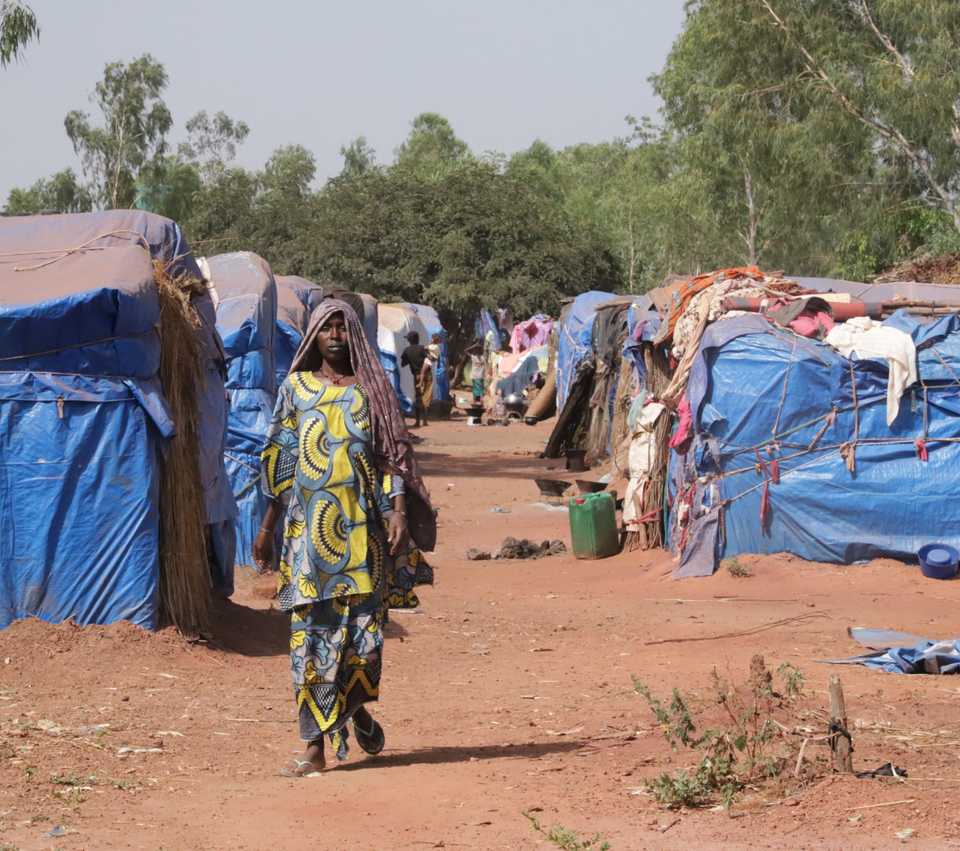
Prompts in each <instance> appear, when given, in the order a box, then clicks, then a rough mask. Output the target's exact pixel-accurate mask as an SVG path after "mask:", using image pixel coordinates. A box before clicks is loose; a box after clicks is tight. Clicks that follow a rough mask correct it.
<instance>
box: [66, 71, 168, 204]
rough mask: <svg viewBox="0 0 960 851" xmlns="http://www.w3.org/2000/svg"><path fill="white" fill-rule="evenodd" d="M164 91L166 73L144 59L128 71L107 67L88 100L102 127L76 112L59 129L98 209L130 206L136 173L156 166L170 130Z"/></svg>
mask: <svg viewBox="0 0 960 851" xmlns="http://www.w3.org/2000/svg"><path fill="white" fill-rule="evenodd" d="M166 85H167V73H166V71H165V70H164V68H163V66H162V65H161V64H160V63H159V62H157V61H156V60H155V59H154V58H153V57H152V56H150V55H149V54H144V55H143V56H141V57H140V58H139V59H136V60H134V61H133V62H131V63H130V64H129V65H127V64H125V63H123V62H112V63H110V64H109V65H107V66H106V68H105V69H104V74H103V79H102V80H101V81H100V82H99V83H97V85H96V89H95V93H94V96H93V98H92V100H94V102H95V103H96V104H97V106H98V108H99V110H100V112H101V114H102V118H103V126H102V127H97V126H94V125H93V124H91V121H90V117H89V116H88V115H87V114H86V113H84V112H80V111H79V110H73V111H71V112H70V113H68V114H67V117H66V119H65V120H64V127H65V128H66V131H67V135H68V136H69V137H70V141H71V142H72V143H73V149H74V151H75V152H76V153H77V154H78V155H79V156H80V159H81V162H82V163H83V170H84V173H85V174H86V176H87V178H88V180H89V181H90V183H91V188H92V192H93V194H94V197H95V198H96V200H97V202H98V203H99V204H100V205H102V206H104V207H113V208H117V207H125V206H129V205H130V204H132V203H133V201H134V198H135V196H136V182H137V177H138V176H139V175H140V172H141V171H142V170H145V169H150V168H157V167H159V165H160V164H161V161H162V157H163V155H164V153H165V151H166V136H167V132H168V131H169V130H170V127H171V126H172V124H173V119H172V117H171V115H170V110H169V109H167V106H166V104H165V103H164V102H163V99H162V97H161V95H162V93H163V90H164V89H165V88H166Z"/></svg>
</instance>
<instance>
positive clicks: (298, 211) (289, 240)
mask: <svg viewBox="0 0 960 851" xmlns="http://www.w3.org/2000/svg"><path fill="white" fill-rule="evenodd" d="M316 173H317V165H316V160H315V159H314V156H313V154H311V153H310V152H309V151H308V150H307V149H306V148H304V147H303V146H301V145H286V146H284V147H282V148H278V149H277V150H276V151H274V152H273V154H272V155H271V156H270V159H269V160H267V164H266V165H265V166H264V169H263V171H262V172H261V173H260V174H259V175H258V178H257V194H256V197H255V199H254V203H253V210H252V216H253V221H254V230H253V234H252V237H253V243H252V244H253V246H254V250H255V251H257V252H258V253H259V254H262V255H263V256H264V257H268V258H270V263H271V265H273V266H274V267H275V268H276V270H277V271H278V272H281V273H285V274H299V275H302V274H305V272H306V269H307V264H308V262H309V258H310V257H312V256H313V255H314V248H313V246H312V244H311V243H312V239H311V236H310V234H311V223H312V219H313V201H314V193H313V190H312V189H311V184H312V183H313V180H314V177H316Z"/></svg>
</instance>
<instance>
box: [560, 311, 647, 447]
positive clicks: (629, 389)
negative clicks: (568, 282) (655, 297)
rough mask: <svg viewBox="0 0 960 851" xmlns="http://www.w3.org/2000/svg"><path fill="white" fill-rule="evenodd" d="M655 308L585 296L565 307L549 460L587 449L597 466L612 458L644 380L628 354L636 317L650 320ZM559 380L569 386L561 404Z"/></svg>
mask: <svg viewBox="0 0 960 851" xmlns="http://www.w3.org/2000/svg"><path fill="white" fill-rule="evenodd" d="M651 306H652V305H651V302H650V300H649V298H647V297H646V296H639V295H615V294H613V293H605V292H587V293H583V294H581V295H579V296H577V298H576V299H574V301H573V302H572V303H570V304H568V305H567V306H566V307H564V309H563V312H562V313H561V316H560V322H559V329H558V331H557V334H558V338H559V339H558V344H557V364H556V370H557V382H558V388H557V410H558V417H557V422H556V424H555V425H554V429H553V432H552V433H551V435H550V438H549V439H548V441H547V447H546V449H545V455H546V456H547V457H548V458H553V457H557V456H558V455H560V454H561V453H562V452H564V451H565V450H568V449H584V450H586V452H587V458H588V461H589V462H590V463H594V462H596V461H597V460H599V459H600V458H602V457H605V456H607V455H610V454H613V452H614V450H615V444H616V443H617V441H618V440H619V439H621V436H620V435H618V434H617V432H618V429H620V430H622V429H625V423H626V414H627V409H628V408H629V402H630V399H631V398H632V396H633V395H635V394H636V392H637V390H636V387H637V383H638V382H639V381H641V380H642V377H643V376H642V375H641V374H640V371H639V366H638V363H637V362H636V361H635V359H633V358H624V354H625V352H630V351H631V348H630V342H631V340H630V335H631V333H632V328H633V326H635V325H636V323H637V321H638V320H637V318H636V317H637V316H647V315H648V314H649V311H650V308H651ZM636 311H640V313H637V312H636ZM641 365H642V361H641ZM561 381H565V382H566V390H565V392H564V394H563V397H562V398H563V401H562V402H561V395H560V382H561ZM621 427H622V428H621Z"/></svg>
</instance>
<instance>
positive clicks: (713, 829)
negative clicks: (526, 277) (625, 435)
mask: <svg viewBox="0 0 960 851" xmlns="http://www.w3.org/2000/svg"><path fill="white" fill-rule="evenodd" d="M548 428H549V424H541V425H540V426H537V427H534V428H531V427H527V426H523V425H514V426H511V427H509V428H499V427H489V428H487V427H484V428H468V427H467V426H465V425H464V424H463V422H462V421H452V422H448V423H435V424H434V423H432V424H431V425H430V426H429V427H428V428H427V429H425V430H424V431H422V432H421V434H422V435H423V436H424V438H425V440H424V442H423V444H422V446H421V455H422V458H423V462H424V464H425V467H426V470H427V472H428V474H429V483H430V486H431V489H432V491H433V494H434V496H435V501H436V503H437V504H438V507H439V508H440V512H441V514H440V517H441V530H440V531H441V536H440V545H439V548H438V550H437V552H436V553H435V554H434V555H433V557H432V559H431V561H432V562H433V564H434V565H435V567H436V570H437V582H436V586H435V587H434V588H432V589H424V590H423V591H422V593H421V602H422V610H421V611H419V612H416V613H400V614H395V615H394V616H393V619H392V623H391V624H390V626H389V631H388V636H389V637H388V641H387V647H386V656H385V672H384V678H383V683H382V694H381V700H380V703H379V705H378V706H377V707H375V709H374V712H375V714H376V716H377V717H378V718H379V719H380V720H381V721H382V722H383V725H384V727H385V730H386V735H387V748H386V750H385V751H384V753H383V754H382V755H381V756H380V757H377V758H367V757H365V756H364V755H363V754H362V753H360V752H359V751H358V749H357V748H356V747H355V748H354V751H353V753H352V756H351V760H350V761H349V762H348V763H345V764H343V765H342V766H339V767H336V768H334V769H332V770H329V771H327V772H326V773H325V774H323V775H322V776H320V777H316V778H309V779H303V780H289V779H285V778H283V777H280V776H278V775H277V770H278V769H279V768H280V766H281V765H283V764H284V763H285V762H286V761H287V760H288V758H289V757H290V756H291V755H292V754H293V753H295V752H297V751H298V741H297V734H296V724H295V716H294V706H293V701H292V694H291V691H292V690H291V687H290V680H289V673H288V662H287V655H286V646H287V634H288V632H287V622H286V618H285V616H284V615H283V614H282V613H280V612H278V611H276V610H275V609H274V608H273V607H272V603H271V600H270V593H269V588H268V587H267V586H269V584H270V582H269V580H265V579H263V578H259V577H256V576H253V575H251V574H245V575H244V576H243V577H241V579H240V581H239V591H238V593H237V594H236V595H235V598H234V600H233V601H232V602H230V603H226V604H224V605H222V606H221V607H220V609H219V610H218V613H217V623H216V631H215V638H214V640H213V641H212V642H211V643H210V644H189V643H186V642H185V641H184V640H183V639H182V638H181V637H180V636H179V635H178V634H177V633H176V632H175V631H173V630H165V631H161V632H159V633H156V634H149V633H145V632H143V631H141V630H139V629H137V628H135V627H132V626H130V625H126V624H118V625H114V626H111V627H91V628H85V629H80V628H78V627H75V626H73V625H69V624H64V625H59V626H52V625H49V624H45V623H41V622H38V621H29V622H21V623H18V624H15V625H14V626H12V627H11V628H9V629H7V630H5V631H3V632H0V849H13V848H18V849H33V848H42V849H48V848H62V849H94V848H96V849H100V848H136V849H140V848H143V849H181V848H187V849H193V848H204V849H221V848H223V849H227V848H230V849H261V848H265V847H276V848H280V847H304V846H305V845H307V844H309V845H310V846H316V847H320V848H339V849H371V848H373V849H386V848H389V849H394V848H398V849H414V848H476V849H516V848H549V847H555V846H554V845H553V844H552V843H551V842H549V841H548V840H547V839H545V838H544V837H543V836H542V835H540V834H538V833H536V832H535V831H534V830H533V829H532V827H531V824H530V821H529V820H528V819H527V818H526V817H525V816H524V812H525V811H526V812H529V813H531V814H532V815H534V817H535V818H537V819H538V820H539V821H540V822H541V823H542V824H543V825H544V826H545V827H546V828H549V827H550V826H553V825H562V826H564V827H565V828H567V829H569V830H571V831H574V832H575V833H576V834H577V836H579V837H580V839H581V840H588V839H590V838H591V837H593V836H594V835H596V834H600V835H601V836H602V837H603V839H604V840H606V841H607V842H609V843H610V846H611V848H612V849H615V850H616V851H620V849H645V848H651V849H662V848H666V849H670V848H678V849H679V848H690V847H697V848H791V849H793V848H837V849H840V848H844V849H848V848H857V849H859V848H889V847H891V846H893V845H897V844H899V843H900V842H901V841H903V842H906V843H907V844H909V845H911V846H914V847H917V848H944V847H960V809H958V807H957V803H958V802H960V750H958V745H960V731H958V730H957V715H958V709H960V681H958V680H956V679H955V678H953V677H935V676H897V675H892V674H884V673H879V672H876V671H870V670H867V669H865V668H860V667H844V668H837V667H833V666H828V665H825V664H822V663H820V662H818V660H822V659H828V658H837V657H843V656H849V655H853V654H855V653H857V652H859V648H858V646H857V645H855V644H853V643H852V642H851V641H850V640H849V638H848V637H847V634H846V630H847V627H849V626H876V627H881V626H882V627H889V628H896V629H903V630H907V631H911V632H914V633H919V634H923V635H928V636H930V637H937V638H944V637H952V636H954V635H956V633H957V623H958V620H957V615H956V612H957V608H958V603H960V583H958V582H935V581H930V580H926V579H924V578H923V577H922V576H921V575H920V574H919V571H918V570H917V568H916V567H914V566H910V565H904V564H900V563H898V562H894V561H876V562H872V563H870V564H867V565H859V566H852V567H837V566H830V565H819V564H811V563H808V562H803V561H800V560H798V559H794V558H790V557H785V556H776V557H756V558H741V559H740V562H741V563H742V564H744V565H745V566H747V567H748V569H749V570H750V572H751V574H752V575H750V576H748V577H735V576H732V575H731V574H730V573H729V572H727V571H725V570H724V571H721V572H719V573H717V575H715V576H714V577H712V578H710V579H703V580H686V581H674V580H673V579H671V577H670V571H671V567H672V564H671V559H670V556H669V555H668V554H666V553H663V552H651V553H623V554H621V555H619V556H617V557H615V558H611V559H607V560H603V561H577V560H575V559H574V558H573V557H572V556H571V555H569V554H567V555H564V556H555V557H550V558H544V559H540V560H537V561H482V562H470V561H467V560H466V559H465V557H464V555H465V553H466V551H467V549H469V548H471V547H476V548H480V549H488V550H489V549H495V548H496V547H497V545H498V544H499V543H500V541H501V540H502V539H503V538H504V537H506V536H508V535H512V536H514V537H524V538H531V539H534V540H545V539H552V538H563V539H565V540H567V541H569V536H568V533H567V528H566V522H567V521H566V515H565V513H564V512H563V511H556V510H549V509H548V508H547V507H545V506H543V505H538V504H537V501H538V493H537V489H536V487H535V486H534V484H533V481H532V478H533V477H534V476H535V475H542V474H544V470H545V468H549V467H550V466H555V465H556V462H546V461H542V460H539V459H538V458H537V457H536V453H537V451H539V449H540V448H541V447H542V446H543V443H544V440H545V438H546V435H547V431H548ZM554 472H556V473H557V475H562V471H560V470H556V471H554ZM495 506H499V507H500V508H502V509H505V510H506V512H507V513H502V512H494V511H492V509H493V508H494V507H495ZM809 613H816V614H818V615H819V616H817V617H812V618H809V619H807V620H805V621H803V622H801V623H800V624H797V625H792V626H787V627H782V628H773V629H768V630H766V631H763V632H760V633H758V634H755V635H753V636H748V637H716V638H713V639H710V640H689V639H704V638H707V637H709V636H722V635H723V634H725V633H731V632H739V631H743V630H747V629H750V628H753V627H759V626H763V625H765V624H769V623H771V622H774V621H779V620H782V619H785V618H791V617H795V616H798V615H803V614H809ZM671 638H673V639H684V640H682V641H678V642H675V643H668V644H649V642H651V641H657V640H661V639H671ZM755 653H761V654H762V655H763V656H764V657H765V659H766V661H767V664H768V666H769V667H770V668H776V667H777V666H778V665H779V664H781V663H782V662H790V663H791V664H793V665H795V666H796V667H798V668H800V669H801V670H802V671H803V673H804V675H805V677H806V687H805V689H806V698H805V704H804V705H805V706H806V707H807V708H808V709H809V708H814V707H825V706H826V704H827V696H826V687H827V680H828V678H829V676H830V675H831V674H833V673H840V675H841V677H842V679H843V683H844V689H845V692H846V699H847V708H848V714H849V720H850V724H851V725H852V728H853V729H852V732H853V737H854V745H855V752H854V762H855V767H856V768H857V769H863V768H874V767H876V766H878V765H880V764H882V763H884V762H887V761H892V762H894V763H895V764H896V765H898V766H902V767H904V768H906V769H907V770H908V771H909V775H910V776H909V779H908V780H906V781H897V780H877V779H872V780H858V779H854V778H851V777H846V776H838V775H833V774H831V773H829V771H827V770H824V771H822V772H821V773H820V775H819V776H818V777H817V778H816V779H814V780H813V781H812V782H809V783H808V784H806V785H802V786H797V784H792V785H791V784H789V783H788V784H787V786H786V787H785V788H783V789H773V788H760V789H757V790H748V791H747V793H746V794H744V795H743V796H742V797H741V798H740V799H738V801H737V802H736V803H735V804H734V806H733V807H732V809H731V810H729V811H724V810H715V809H712V808H703V809H699V810H681V811H669V810H665V809H663V808H662V807H660V806H658V805H657V804H656V803H655V802H654V801H653V800H652V798H651V797H650V796H649V795H648V794H647V793H646V791H645V788H644V781H645V780H647V779H649V778H651V777H652V776H654V775H655V774H657V773H659V772H661V771H664V770H668V769H669V770H672V769H674V768H677V767H684V766H689V765H692V764H693V762H694V759H693V757H692V755H691V754H690V753H684V752H677V753H674V752H671V750H670V748H669V746H668V745H667V744H666V742H665V741H664V738H663V736H662V735H661V733H660V731H659V730H658V729H657V728H656V727H655V725H654V723H653V719H652V717H651V714H650V712H649V710H648V708H647V706H646V704H645V702H644V701H643V700H642V698H640V697H639V696H638V695H637V694H636V693H635V691H634V689H633V685H632V679H631V677H632V675H637V676H639V677H640V678H642V679H643V680H644V681H645V682H646V683H647V684H648V685H650V687H651V688H652V689H653V690H654V691H655V692H658V693H660V694H669V692H670V690H671V689H672V688H673V687H679V688H681V689H683V690H684V691H685V692H688V693H690V694H692V695H693V696H694V700H695V701H702V702H703V704H704V705H706V704H707V703H708V702H709V695H710V681H711V671H712V670H713V669H714V668H716V669H717V670H718V671H719V672H720V673H721V675H723V676H726V677H729V678H730V679H732V680H736V681H739V682H742V681H743V680H744V679H745V678H746V675H747V671H748V668H749V664H750V659H751V657H752V656H753V655H754V654H755ZM807 757H808V758H809V759H810V760H813V761H816V762H818V764H820V765H823V764H824V763H825V759H826V751H825V749H824V746H823V745H821V744H818V743H813V744H811V745H809V746H808V748H807ZM907 829H909V830H912V831H913V833H912V834H909V835H908V834H901V836H902V837H908V838H900V837H898V836H897V834H898V832H902V831H905V830H907ZM571 847H572V846H571ZM594 847H598V846H594Z"/></svg>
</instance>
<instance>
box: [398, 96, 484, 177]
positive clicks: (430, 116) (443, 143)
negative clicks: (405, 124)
mask: <svg viewBox="0 0 960 851" xmlns="http://www.w3.org/2000/svg"><path fill="white" fill-rule="evenodd" d="M470 159H472V156H471V154H470V149H469V148H468V147H467V143H466V142H464V141H463V140H462V139H460V138H458V137H457V134H456V133H454V132H453V128H452V127H451V126H450V122H449V121H447V119H446V118H444V117H443V116H442V115H438V114H437V113H435V112H422V113H420V115H418V116H417V117H416V118H414V119H413V121H412V122H411V124H410V134H409V135H408V136H407V138H406V141H405V142H404V143H403V144H402V145H400V147H399V148H397V150H396V167H397V168H398V169H401V170H403V171H407V172H410V173H411V174H413V175H415V176H417V177H419V178H420V179H422V180H439V179H440V178H442V177H444V176H445V175H448V174H449V173H450V172H452V171H454V170H456V169H457V168H459V167H460V166H462V165H464V164H465V163H467V162H468V161H469V160H470Z"/></svg>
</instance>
